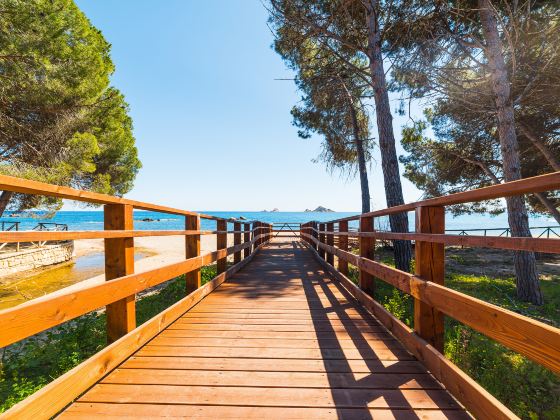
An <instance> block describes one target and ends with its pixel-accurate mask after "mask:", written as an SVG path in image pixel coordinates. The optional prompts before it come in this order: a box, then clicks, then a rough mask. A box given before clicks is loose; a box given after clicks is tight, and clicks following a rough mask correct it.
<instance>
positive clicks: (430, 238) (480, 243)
mask: <svg viewBox="0 0 560 420" xmlns="http://www.w3.org/2000/svg"><path fill="white" fill-rule="evenodd" d="M312 229H313V228H312ZM317 232H318V233H324V234H334V235H336V236H345V237H350V238H375V239H385V240H397V239H404V240H411V241H425V242H434V243H438V244H445V245H460V246H467V247H479V248H497V249H507V250H512V251H533V252H543V253H547V254H560V239H558V238H527V237H519V236H512V237H505V236H477V235H469V236H466V235H448V234H436V233H415V232H412V233H393V232H380V231H374V232H338V231H332V232H329V231H319V230H317ZM1 237H2V234H1V233H0V238H1Z"/></svg>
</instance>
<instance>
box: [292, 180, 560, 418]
mask: <svg viewBox="0 0 560 420" xmlns="http://www.w3.org/2000/svg"><path fill="white" fill-rule="evenodd" d="M557 189H560V172H556V173H552V174H548V175H542V176H538V177H534V178H527V179H523V180H520V181H515V182H509V183H505V184H500V185H495V186H491V187H487V188H482V189H478V190H472V191H468V192H463V193H458V194H452V195H449V196H446V197H438V198H433V199H429V200H424V201H420V202H416V203H411V204H405V205H402V206H397V207H392V208H388V209H385V210H379V211H374V212H371V213H364V214H361V215H357V216H353V217H347V218H343V219H337V220H332V221H330V222H326V223H318V222H308V223H304V224H302V225H301V231H302V238H303V239H304V241H305V242H307V244H308V246H309V247H310V248H311V249H313V250H314V251H315V253H316V255H317V257H318V258H319V259H320V261H321V262H322V263H323V264H324V265H325V267H326V268H327V269H328V270H329V271H330V272H331V273H332V274H333V275H334V276H335V277H337V278H338V279H339V280H340V281H342V282H343V283H344V285H345V286H346V287H347V288H348V289H349V290H350V291H351V292H352V293H353V295H354V296H355V297H356V298H357V299H358V300H360V301H361V302H362V303H363V304H364V305H365V306H366V307H367V308H368V309H370V310H371V311H372V312H373V313H374V315H376V316H377V318H379V319H380V320H381V321H382V322H383V323H384V324H385V325H386V326H387V328H388V329H389V330H391V332H392V333H393V334H394V335H395V336H396V337H397V338H398V339H399V340H400V341H401V342H402V343H403V344H405V346H407V348H408V350H409V351H410V352H411V353H413V354H414V355H415V356H416V357H418V358H419V359H420V360H422V361H423V362H424V363H425V364H426V365H427V367H428V368H429V369H430V370H431V371H432V373H433V374H434V375H435V376H436V377H437V378H438V379H439V380H440V381H441V382H442V383H443V384H444V385H446V386H447V388H448V389H449V390H450V391H451V392H452V393H453V394H454V395H455V397H457V398H458V399H459V400H460V401H461V402H462V403H463V404H464V405H465V406H466V407H467V409H469V410H470V411H471V412H472V413H473V414H474V415H475V416H476V417H483V418H510V417H515V416H514V414H513V413H512V412H511V411H509V410H508V409H507V408H506V407H505V406H503V405H502V404H501V403H500V402H499V401H497V400H496V399H495V398H493V397H492V396H491V395H490V394H488V393H487V392H486V391H485V390H484V389H482V388H481V387H480V386H479V385H478V384H477V383H476V382H474V381H473V380H472V379H471V378H469V377H468V376H467V375H466V374H465V373H464V372H462V371H461V370H460V369H459V368H457V366H455V365H453V364H452V363H451V362H450V361H449V360H447V359H446V358H445V357H444V356H443V354H442V352H443V343H444V315H446V316H449V317H451V318H454V319H456V320H457V321H459V322H461V323H463V324H465V325H468V326H469V327H471V328H473V329H474V330H476V331H478V332H480V333H482V334H484V335H486V336H487V337H490V338H491V339H493V340H496V341H497V342H499V343H501V344H503V345H504V346H506V347H508V348H510V349H512V350H514V351H516V352H518V353H520V354H522V355H524V356H526V357H528V358H529V359H531V360H533V361H535V362H536V363H538V364H540V365H542V366H544V367H546V368H548V369H550V370H551V371H553V372H555V373H556V374H559V373H560V330H559V329H557V328H554V327H552V326H550V325H547V324H544V323H542V322H539V321H536V320H533V319H531V318H528V317H525V316H523V315H520V314H517V313H515V312H512V311H509V310H507V309H503V308H501V307H498V306H496V305H492V304H490V303H487V302H484V301H482V300H479V299H476V298H474V297H471V296H468V295H466V294H463V293H460V292H457V291H455V290H452V289H449V288H447V287H445V284H444V276H445V275H444V273H445V267H444V265H445V263H444V247H445V246H446V245H461V246H466V247H485V248H499V249H506V250H516V251H534V252H544V253H554V254H560V239H551V238H525V237H524V238H520V237H504V236H501V237H499V236H474V235H447V234H445V207H446V206H450V205H454V204H461V203H468V202H476V201H482V200H488V199H496V198H502V197H508V196H513V195H521V194H526V193H534V192H544V191H551V190H557ZM409 211H415V212H416V231H415V232H413V233H392V232H379V231H375V230H374V218H376V217H382V216H387V215H390V214H395V213H401V212H409ZM352 221H354V222H356V221H358V222H359V226H360V228H359V230H358V231H357V232H349V231H348V222H352ZM335 236H336V237H338V241H337V243H338V246H335V245H334V238H335ZM348 238H357V239H358V241H359V253H358V255H356V254H354V253H351V252H350V251H349V250H348ZM376 240H411V241H415V273H414V274H410V273H406V272H403V271H400V270H397V269H396V268H393V267H390V266H388V265H385V264H382V263H380V262H377V261H375V260H374V256H375V255H374V254H375V241H376ZM334 256H336V257H338V264H337V266H336V267H335V266H334ZM348 264H352V265H354V266H356V267H357V269H358V270H359V280H358V285H355V284H354V283H353V282H352V281H351V280H350V279H349V278H348ZM377 279H380V280H382V281H384V282H386V283H389V284H390V285H392V286H394V287H396V288H397V289H399V290H401V291H403V292H405V293H407V294H409V295H411V296H412V297H414V328H413V329H411V328H409V327H408V326H407V325H405V324H404V323H403V322H401V321H400V320H398V319H397V318H395V317H394V316H393V315H392V314H391V313H389V312H388V311H387V310H385V309H384V307H383V306H381V305H380V304H379V303H378V302H376V301H375V300H374V299H373V298H372V296H373V290H374V288H375V282H376V281H377ZM512 392H517V391H516V390H512Z"/></svg>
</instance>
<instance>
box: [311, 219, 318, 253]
mask: <svg viewBox="0 0 560 420" xmlns="http://www.w3.org/2000/svg"><path fill="white" fill-rule="evenodd" d="M312 226H313V229H314V230H313V238H315V239H316V240H319V234H318V233H317V229H318V228H319V224H318V223H317V222H313V224H312ZM313 249H314V250H315V251H317V250H318V249H319V246H318V245H317V243H316V242H315V241H313Z"/></svg>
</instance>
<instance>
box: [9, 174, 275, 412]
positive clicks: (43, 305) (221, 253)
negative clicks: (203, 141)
mask: <svg viewBox="0 0 560 420" xmlns="http://www.w3.org/2000/svg"><path fill="white" fill-rule="evenodd" d="M0 190H5V191H13V192H18V193H25V194H37V195H45V196H51V197H59V198H64V199H70V200H77V201H84V202H89V203H95V204H103V205H104V208H103V212H104V230H102V231H72V230H67V229H68V228H67V226H64V225H61V224H57V223H55V224H48V223H46V222H45V223H43V226H41V228H40V229H38V230H33V231H17V232H15V231H10V232H5V231H4V232H0V242H3V243H14V242H15V243H19V242H34V241H35V242H41V241H43V242H44V241H66V240H80V239H104V248H105V280H106V281H104V282H98V283H94V284H91V283H86V285H85V286H81V287H80V286H73V287H72V288H69V289H61V290H59V291H56V292H53V293H51V294H48V295H46V296H42V297H40V298H37V299H33V300H30V301H27V302H25V303H22V304H20V305H18V306H15V307H13V308H9V309H4V310H1V311H0V347H5V346H8V345H11V344H14V343H16V342H18V341H21V340H24V339H26V338H29V337H31V336H33V335H35V334H38V333H41V332H43V331H45V330H47V329H50V328H53V327H56V326H58V325H61V324H63V323H65V322H68V321H71V320H72V319H75V318H77V317H79V316H82V315H85V314H87V313H91V312H92V311H96V310H100V309H103V308H104V309H105V312H106V325H107V341H108V343H109V346H108V347H106V348H105V349H104V350H102V351H100V352H99V353H96V354H95V355H94V356H92V358H90V359H88V360H86V361H85V362H83V363H82V364H81V365H79V366H77V367H76V368H74V369H73V370H72V371H70V372H68V373H66V374H65V375H63V376H61V377H60V378H58V379H55V380H54V381H53V382H51V383H50V384H48V385H47V386H45V387H43V388H42V389H41V390H39V391H38V392H37V393H35V394H34V395H32V396H30V397H29V398H27V399H26V400H24V401H22V402H20V403H18V404H16V405H15V406H14V407H12V408H11V409H10V410H8V411H7V412H6V413H5V415H6V416H7V417H14V418H21V417H25V418H29V417H33V416H34V415H40V416H41V417H45V416H47V417H49V416H53V415H55V414H56V413H57V412H58V411H59V410H60V409H62V408H63V407H64V406H65V405H66V404H68V403H69V402H71V401H72V400H73V399H74V398H75V397H76V396H77V395H79V394H80V393H81V392H83V391H85V390H86V389H87V388H88V387H89V386H91V385H92V384H94V383H95V382H96V381H97V380H99V379H100V378H101V377H102V376H103V375H104V374H105V373H106V372H107V371H108V370H110V369H112V368H113V367H115V366H116V365H117V364H118V363H120V361H122V360H123V359H124V358H126V357H128V355H130V354H131V353H132V352H134V351H135V350H136V349H137V348H138V347H139V346H141V345H142V344H143V343H145V342H147V340H149V339H150V338H151V337H153V336H154V335H155V334H157V333H158V332H159V331H160V330H161V329H162V328H164V327H165V326H167V325H169V323H171V322H172V321H174V320H175V319H177V318H178V317H179V316H180V315H182V313H184V312H185V311H187V310H188V309H189V308H190V307H191V306H192V305H194V304H196V303H197V302H198V301H199V300H200V299H202V298H203V297H204V296H205V295H207V294H208V293H210V292H211V291H212V290H213V289H215V288H216V287H218V286H219V285H220V284H221V283H222V282H223V281H225V280H226V279H227V278H228V277H229V276H230V275H232V274H233V273H234V272H236V271H237V270H239V269H240V268H241V267H242V266H243V265H245V264H246V263H247V262H248V261H250V260H251V258H252V257H253V255H254V254H255V253H256V252H257V251H258V249H260V247H262V246H263V245H264V244H266V243H268V242H269V241H270V239H271V238H272V235H273V233H272V231H273V227H272V225H271V224H269V223H264V222H260V221H238V220H231V219H225V218H221V217H216V216H211V215H205V214H199V213H196V212H192V211H186V210H180V209H175V208H171V207H166V206H160V205H155V204H150V203H144V202H140V201H134V200H128V199H125V198H121V197H112V196H109V195H104V194H97V193H92V192H87V191H81V190H76V189H73V188H68V187H60V186H56V185H51V184H45V183H41V182H36V181H29V180H25V179H19V178H13V177H7V176H2V175H0ZM133 209H142V210H150V211H158V212H162V213H170V214H178V215H183V216H184V217H185V229H184V230H134V217H133ZM202 218H204V219H208V220H214V221H215V222H216V229H214V230H202V229H201V228H200V225H201V222H200V220H201V219H202ZM228 225H230V226H231V225H233V229H228ZM203 235H216V249H215V250H214V251H210V252H206V253H201V236H203ZM228 235H231V236H228ZM152 236H184V238H185V260H184V261H180V262H176V263H172V264H167V265H164V266H162V267H158V268H155V269H152V270H149V271H143V272H139V273H135V272H134V238H138V237H152ZM228 242H230V243H229V244H228ZM231 242H233V244H231ZM229 256H233V258H232V261H230V262H229V263H228V257H229ZM213 263H215V264H216V272H217V275H216V277H215V278H214V279H213V280H212V281H210V282H209V283H207V284H206V285H204V286H203V285H202V284H201V269H202V267H204V266H207V265H209V264H213ZM182 275H184V276H185V298H183V299H182V300H180V301H179V302H178V303H176V304H175V305H173V306H172V307H170V308H169V309H167V310H165V311H163V312H162V313H160V314H159V315H157V316H156V317H154V318H152V320H150V321H148V322H146V323H144V324H142V325H141V326H140V327H138V328H137V326H136V315H135V301H136V295H137V294H138V293H140V292H142V291H145V290H147V289H149V288H152V287H154V286H157V285H160V284H162V283H164V282H166V281H169V280H172V279H175V278H178V277H179V276H182Z"/></svg>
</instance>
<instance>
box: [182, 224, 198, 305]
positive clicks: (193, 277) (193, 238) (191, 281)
mask: <svg viewBox="0 0 560 420" xmlns="http://www.w3.org/2000/svg"><path fill="white" fill-rule="evenodd" d="M185 229H186V230H200V217H199V216H185ZM198 256H200V235H189V236H185V257H186V259H187V260H188V259H189V258H194V257H198ZM185 282H186V284H185V287H186V291H187V294H188V293H190V292H192V291H193V290H196V289H198V288H199V287H200V286H201V285H202V283H201V274H200V268H195V269H194V270H192V271H190V272H188V273H186V274H185Z"/></svg>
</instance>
